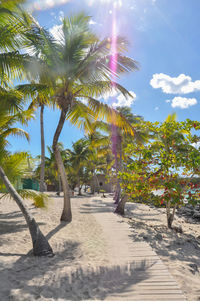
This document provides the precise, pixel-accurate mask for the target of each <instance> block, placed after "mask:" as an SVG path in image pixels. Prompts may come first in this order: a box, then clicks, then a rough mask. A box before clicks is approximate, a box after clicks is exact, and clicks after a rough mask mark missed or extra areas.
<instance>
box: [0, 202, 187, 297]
mask: <svg viewBox="0 0 200 301" xmlns="http://www.w3.org/2000/svg"><path fill="white" fill-rule="evenodd" d="M109 205H110V203H109V199H107V203H106V204H104V203H103V202H102V201H101V200H100V199H99V198H93V199H92V198H87V199H86V198H73V199H72V209H73V222H72V223H70V224H68V225H65V224H60V223H59V217H60V215H61V211H62V198H53V199H52V200H51V202H50V205H49V208H48V210H47V211H44V210H39V209H35V208H34V207H33V206H32V205H31V203H29V207H30V210H31V211H32V213H33V214H34V215H35V218H36V220H37V222H38V223H39V224H40V227H41V230H42V231H43V233H44V234H45V235H47V237H48V239H49V241H50V244H51V246H52V247H53V250H54V252H55V257H53V258H34V257H33V256H31V255H28V256H27V253H28V252H29V251H30V249H31V243H30V237H29V233H28V231H27V228H26V225H25V222H24V219H23V217H22V215H21V213H20V211H19V210H18V207H17V206H16V205H15V203H14V202H13V201H12V200H0V300H2V301H7V300H13V301H22V300H23V301H29V300H30V301H31V300H32V301H33V300H52V301H53V300H59V301H64V300H72V301H76V300H77V301H79V300H112V301H113V300H127V301H128V300H149V301H150V300H162V301H163V300H171V301H172V300H184V298H182V297H181V295H180V291H179V289H178V287H177V286H176V284H175V282H174V281H173V279H172V278H171V276H170V275H169V274H168V271H167V270H166V268H165V267H164V268H163V266H162V262H161V261H159V259H158V258H157V257H156V254H155V253H153V251H152V250H151V248H150V247H149V246H148V245H147V244H146V243H143V244H142V243H139V244H138V243H135V245H133V242H132V240H131V238H130V237H129V234H130V229H129V226H128V224H127V223H124V222H123V220H122V218H120V217H118V216H116V215H114V214H112V213H111V212H110V211H111V210H112V209H111V207H109ZM138 252H139V254H140V255H139V257H138ZM136 256H137V258H136ZM147 256H149V257H148V258H149V260H148V261H145V260H144V259H146V257H147ZM159 273H160V274H159ZM152 279H153V282H154V284H156V283H157V282H158V280H159V281H160V280H161V281H163V283H162V286H161V290H162V296H163V294H165V295H166V294H167V293H168V292H169V290H168V291H166V285H168V287H170V289H171V293H173V294H175V296H176V298H175V299H173V298H171V297H170V298H171V299H169V298H168V297H166V298H163V297H162V298H160V297H159V296H158V295H157V297H156V298H155V296H154V295H153V293H152V298H149V297H148V296H146V295H143V297H142V298H141V295H140V293H138V292H141V291H144V290H149V288H150V286H152ZM166 279H167V282H166ZM149 281H150V282H149ZM141 283H144V285H142V286H141ZM154 288H155V287H154ZM154 288H153V289H154ZM155 289H156V288H155ZM133 296H134V297H133ZM171 296H172V295H171ZM133 298H134V299H133Z"/></svg>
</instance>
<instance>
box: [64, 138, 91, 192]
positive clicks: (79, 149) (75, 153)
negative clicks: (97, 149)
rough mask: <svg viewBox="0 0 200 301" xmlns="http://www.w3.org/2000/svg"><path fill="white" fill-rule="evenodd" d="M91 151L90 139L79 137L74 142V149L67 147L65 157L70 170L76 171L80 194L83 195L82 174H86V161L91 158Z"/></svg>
mask: <svg viewBox="0 0 200 301" xmlns="http://www.w3.org/2000/svg"><path fill="white" fill-rule="evenodd" d="M90 153H91V151H90V149H89V145H88V141H86V140H85V139H79V140H78V141H76V142H75V143H73V144H72V150H71V149H67V150H66V155H67V158H66V159H65V162H64V163H65V166H66V163H67V165H68V166H69V168H70V170H73V171H74V175H75V178H76V180H77V185H78V187H79V195H81V188H82V187H81V175H82V176H83V174H84V169H85V168H86V162H87V161H88V159H89V155H90Z"/></svg>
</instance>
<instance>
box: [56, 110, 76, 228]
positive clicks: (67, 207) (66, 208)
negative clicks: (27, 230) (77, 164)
mask: <svg viewBox="0 0 200 301" xmlns="http://www.w3.org/2000/svg"><path fill="white" fill-rule="evenodd" d="M65 119H66V112H65V111H64V110H62V111H61V115H60V120H59V123H58V126H57V129H56V132H55V135H54V138H53V151H54V154H55V159H56V164H57V167H58V173H59V174H60V177H61V182H62V188H63V192H64V205H63V211H62V215H61V218H60V219H61V221H65V222H71V220H72V212H71V202H70V189H69V184H68V180H67V175H66V173H65V167H64V164H63V161H62V157H61V154H60V150H59V148H58V139H59V137H60V134H61V131H62V128H63V126H64V123H65Z"/></svg>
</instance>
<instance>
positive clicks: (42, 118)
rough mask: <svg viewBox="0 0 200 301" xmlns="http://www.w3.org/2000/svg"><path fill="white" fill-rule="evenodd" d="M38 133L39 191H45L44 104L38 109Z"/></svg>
mask: <svg viewBox="0 0 200 301" xmlns="http://www.w3.org/2000/svg"><path fill="white" fill-rule="evenodd" d="M40 135H41V169H40V191H41V192H44V191H45V183H44V175H45V142H44V105H43V104H41V109H40Z"/></svg>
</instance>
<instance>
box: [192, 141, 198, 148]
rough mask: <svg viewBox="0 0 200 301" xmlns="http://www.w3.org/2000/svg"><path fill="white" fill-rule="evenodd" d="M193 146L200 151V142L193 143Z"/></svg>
mask: <svg viewBox="0 0 200 301" xmlns="http://www.w3.org/2000/svg"><path fill="white" fill-rule="evenodd" d="M192 146H194V147H195V148H197V149H199V148H200V142H196V143H192Z"/></svg>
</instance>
